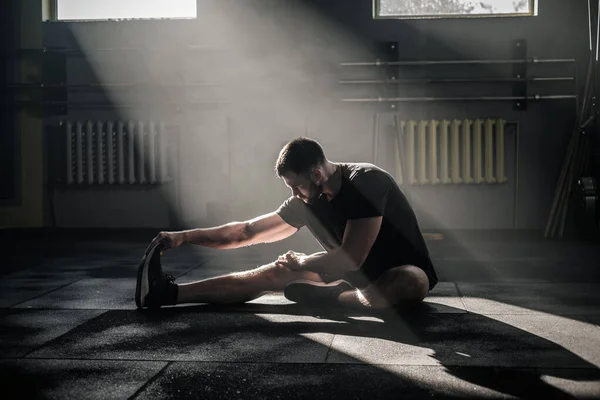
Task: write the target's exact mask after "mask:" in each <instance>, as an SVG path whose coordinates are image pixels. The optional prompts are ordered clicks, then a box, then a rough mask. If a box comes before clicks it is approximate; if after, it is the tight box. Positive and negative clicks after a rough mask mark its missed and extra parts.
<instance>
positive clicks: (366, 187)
mask: <svg viewBox="0 0 600 400" xmlns="http://www.w3.org/2000/svg"><path fill="white" fill-rule="evenodd" d="M338 165H339V166H340V167H341V168H340V169H339V170H338V172H337V173H340V174H341V176H342V186H341V189H340V192H339V193H338V195H337V196H336V197H334V198H333V199H332V200H331V201H329V200H327V197H326V196H325V195H322V196H321V197H320V198H319V199H318V201H317V202H316V203H315V204H311V205H307V204H305V203H304V202H303V201H302V200H300V199H297V198H295V197H290V198H288V199H287V200H286V201H285V202H284V203H283V204H282V205H281V207H279V209H278V210H277V212H278V214H279V215H280V216H281V217H282V218H283V220H284V221H286V223H288V224H289V225H292V226H294V227H296V228H298V229H300V228H301V227H303V226H306V227H307V228H308V229H309V230H310V231H311V233H312V234H313V235H314V236H315V238H316V239H317V241H318V242H319V243H320V244H321V246H322V247H323V248H324V249H325V250H327V251H331V250H333V249H335V248H338V247H339V246H340V245H341V244H342V240H343V237H344V230H345V227H346V223H347V221H348V220H350V219H359V218H369V217H377V216H382V217H383V220H382V224H381V228H380V230H379V234H378V235H377V238H376V239H375V243H374V244H373V247H372V248H371V250H370V252H369V255H368V256H367V259H366V261H365V263H364V264H363V265H362V266H361V271H362V272H361V273H363V274H365V275H366V276H367V278H368V279H369V280H373V279H376V278H377V277H378V276H379V275H381V274H382V273H383V272H384V271H386V270H388V269H390V268H392V267H395V266H399V265H405V264H411V265H415V266H417V267H419V268H421V269H423V271H425V273H426V274H427V276H428V278H429V283H430V289H432V288H433V287H434V286H435V285H436V284H437V282H438V278H437V274H436V272H435V269H434V266H433V263H432V261H431V258H430V256H429V251H428V249H427V245H426V243H425V239H424V238H423V235H422V233H421V230H420V228H419V224H418V222H417V218H416V216H415V213H414V211H413V209H412V207H411V206H410V204H409V202H408V200H407V198H406V197H405V196H404V193H402V190H401V189H400V187H399V186H398V184H397V183H396V181H395V180H394V178H393V177H392V176H390V175H389V174H388V173H387V172H386V171H384V170H382V169H381V168H378V167H376V166H375V165H372V164H366V163H339V164H338Z"/></svg>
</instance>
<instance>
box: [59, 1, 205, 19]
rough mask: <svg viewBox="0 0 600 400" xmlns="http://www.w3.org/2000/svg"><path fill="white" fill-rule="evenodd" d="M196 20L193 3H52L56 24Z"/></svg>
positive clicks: (194, 3) (194, 2)
mask: <svg viewBox="0 0 600 400" xmlns="http://www.w3.org/2000/svg"><path fill="white" fill-rule="evenodd" d="M177 18H187V19H189V18H196V0H56V19H57V20H59V21H69V20H71V21H90V20H122V19H177Z"/></svg>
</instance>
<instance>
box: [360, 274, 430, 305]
mask: <svg viewBox="0 0 600 400" xmlns="http://www.w3.org/2000/svg"><path fill="white" fill-rule="evenodd" d="M428 291H429V279H428V278H427V275H426V274H425V272H424V271H423V270H422V269H421V268H418V267H416V266H414V265H402V266H399V267H395V268H392V269H390V270H388V271H386V272H385V273H384V274H383V275H382V276H380V277H379V278H378V279H377V281H375V282H374V283H373V284H372V285H371V286H369V287H368V288H367V290H366V293H365V297H366V298H367V300H369V302H371V303H372V306H373V307H396V306H403V305H416V304H419V303H420V302H422V301H423V299H424V298H425V296H427V292H428Z"/></svg>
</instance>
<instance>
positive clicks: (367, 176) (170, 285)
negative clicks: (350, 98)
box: [135, 138, 438, 309]
mask: <svg viewBox="0 0 600 400" xmlns="http://www.w3.org/2000/svg"><path fill="white" fill-rule="evenodd" d="M275 169H276V172H277V175H278V176H279V177H280V178H282V179H283V181H284V182H285V184H286V185H287V186H288V187H289V188H290V189H291V190H292V196H291V197H290V198H288V199H287V200H286V201H285V202H284V203H283V204H282V205H281V206H280V207H279V209H277V211H275V212H272V213H269V214H265V215H263V216H260V217H257V218H254V219H252V220H249V221H246V222H232V223H229V224H226V225H223V226H219V227H215V228H208V229H192V230H186V231H180V232H160V233H159V235H158V236H157V237H156V238H155V239H154V240H153V241H152V243H151V244H150V245H149V246H148V248H147V250H146V253H145V255H144V258H143V259H142V262H141V265H140V267H139V271H138V279H137V287H136V293H135V301H136V304H137V306H138V308H144V307H148V308H158V307H161V306H163V305H174V304H181V303H210V304H231V303H242V302H246V301H250V300H253V299H255V298H257V297H260V296H262V295H263V294H266V293H268V292H276V291H283V293H284V295H285V296H286V297H287V298H288V299H289V300H292V301H295V302H297V303H303V304H309V305H311V304H312V305H317V306H321V305H342V306H349V307H371V308H386V307H394V308H397V307H400V308H402V309H405V308H406V307H411V306H413V305H415V304H417V303H419V302H421V301H422V300H423V299H424V298H425V296H426V295H427V293H428V291H429V290H431V289H432V288H433V287H434V286H435V285H436V283H437V281H438V279H437V275H436V272H435V269H434V267H433V264H432V262H431V259H430V257H429V251H428V249H427V246H426V244H425V240H424V238H423V235H422V234H421V231H420V228H419V225H418V223H417V219H416V217H415V214H414V212H413V210H412V208H411V206H410V205H409V203H408V201H407V199H406V198H405V196H404V194H403V193H402V192H401V190H400V188H399V187H398V185H397V184H396V182H395V181H394V179H393V178H392V177H391V176H390V175H389V174H388V173H387V172H385V171H384V170H382V169H380V168H378V167H376V166H374V165H371V164H358V163H333V162H331V161H329V160H327V158H326V157H325V155H324V153H323V149H322V147H321V145H320V144H319V143H317V142H316V141H314V140H312V139H308V138H299V139H296V140H293V141H291V142H290V143H288V144H287V145H285V146H284V148H283V149H282V150H281V152H280V154H279V157H278V159H277V163H276V166H275ZM302 226H306V227H307V228H308V229H309V230H310V232H311V233H312V234H313V235H314V237H315V238H316V239H317V241H318V242H319V243H320V244H321V246H322V247H323V248H324V249H325V250H326V251H325V252H321V253H316V254H312V255H306V254H302V253H296V252H293V251H289V252H288V253H286V254H284V255H282V256H280V257H279V259H278V260H277V261H274V262H272V263H270V264H267V265H263V266H261V267H258V268H256V269H253V270H250V271H246V272H237V273H232V274H229V275H224V276H219V277H216V278H210V279H205V280H201V281H198V282H192V283H186V284H179V285H177V284H175V283H174V282H173V277H171V276H169V275H164V274H163V273H162V269H161V265H160V254H161V252H163V251H164V250H166V249H170V248H175V247H178V246H179V245H181V244H182V243H192V244H195V245H199V246H206V247H212V248H217V249H233V248H238V247H243V246H250V245H254V244H258V243H268V242H275V241H278V240H283V239H285V238H287V237H289V236H290V235H292V234H294V233H295V232H297V231H298V229H300V228H301V227H302Z"/></svg>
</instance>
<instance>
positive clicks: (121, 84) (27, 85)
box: [0, 82, 223, 89]
mask: <svg viewBox="0 0 600 400" xmlns="http://www.w3.org/2000/svg"><path fill="white" fill-rule="evenodd" d="M221 85H223V84H222V83H216V82H184V83H172V84H157V83H143V82H105V83H86V84H79V83H78V84H75V83H15V84H10V85H6V86H0V87H6V88H11V89H32V88H33V89H36V88H40V89H45V88H49V89H50V88H52V89H55V88H73V89H88V88H89V89H92V88H104V87H123V88H129V87H138V86H139V87H153V86H156V87H188V86H198V87H204V86H221Z"/></svg>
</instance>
